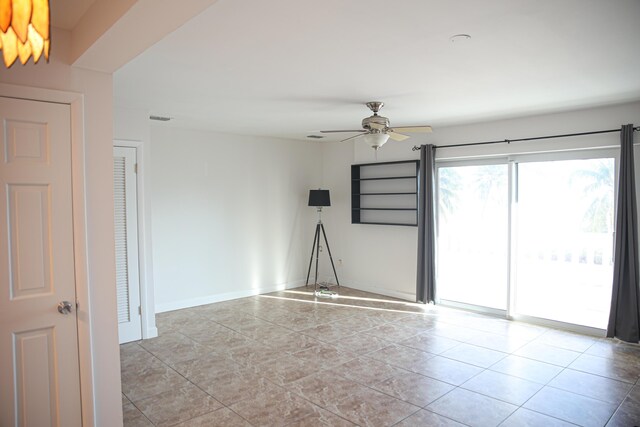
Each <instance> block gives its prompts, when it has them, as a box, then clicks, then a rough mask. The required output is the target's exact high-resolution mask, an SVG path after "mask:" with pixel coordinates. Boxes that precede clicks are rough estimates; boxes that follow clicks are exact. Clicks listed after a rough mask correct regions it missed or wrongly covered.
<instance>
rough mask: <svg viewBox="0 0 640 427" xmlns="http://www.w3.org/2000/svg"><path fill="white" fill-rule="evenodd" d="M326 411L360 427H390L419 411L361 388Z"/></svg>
mask: <svg viewBox="0 0 640 427" xmlns="http://www.w3.org/2000/svg"><path fill="white" fill-rule="evenodd" d="M326 409H328V410H329V411H331V412H333V413H334V414H337V415H339V416H340V417H342V418H346V419H348V420H349V421H351V422H353V423H355V424H357V425H360V426H371V427H374V426H375V427H378V426H392V425H394V424H396V423H398V422H399V421H401V420H403V419H405V418H407V417H408V416H410V415H412V414H414V413H415V412H417V411H419V410H420V408H419V407H418V406H414V405H411V404H409V403H406V402H403V401H401V400H399V399H396V398H393V397H390V396H388V395H386V394H383V393H380V392H378V391H375V390H371V389H369V388H362V389H360V390H358V391H356V392H355V393H353V394H350V395H348V396H345V397H344V398H342V399H340V400H336V401H334V402H331V403H330V404H329V405H328V406H327V407H326Z"/></svg>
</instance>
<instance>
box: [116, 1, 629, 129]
mask: <svg viewBox="0 0 640 427" xmlns="http://www.w3.org/2000/svg"><path fill="white" fill-rule="evenodd" d="M460 33H466V34H470V35H471V37H472V38H471V40H469V41H467V42H464V43H452V42H451V41H450V40H449V39H450V37H451V36H452V35H455V34H460ZM114 91H115V93H114V95H115V101H116V105H117V106H124V107H133V108H144V109H148V110H149V111H150V112H151V113H152V114H157V115H166V116H170V117H172V118H174V120H172V122H170V123H171V126H179V127H187V128H196V129H209V130H216V131H220V132H225V133H234V134H244V135H261V136H275V137H284V138H294V139H304V138H305V137H306V135H309V134H317V132H318V131H319V130H321V129H354V128H355V129H358V128H359V127H360V121H361V120H362V118H364V117H365V116H368V115H369V111H368V110H367V108H366V107H365V106H364V105H363V103H364V102H366V101H373V100H380V101H384V102H385V103H386V106H385V108H384V109H383V111H382V114H383V115H385V116H387V117H389V118H390V119H391V123H392V125H396V126H402V125H413V124H431V125H433V126H434V128H435V130H434V132H437V127H438V126H444V125H450V124H458V123H466V122H473V121H480V120H486V119H497V118H506V117H514V116H521V115H529V114H535V113H543V112H551V111H558V110H563V109H576V108H583V107H588V106H594V105H602V104H609V103H618V102H624V101H632V100H639V99H640V1H638V0H615V1H611V0H483V1H478V0H397V1H388V0H349V1H345V0H325V1H322V2H319V1H310V0H219V1H218V2H217V3H215V4H214V5H212V6H211V7H209V8H208V9H206V10H205V11H204V12H203V13H201V14H200V15H198V16H196V17H195V18H194V19H192V20H191V21H189V22H188V23H187V24H185V25H183V26H182V27H180V28H178V29H177V30H176V31H175V32H173V33H171V34H169V35H168V36H166V37H165V38H164V39H162V40H161V41H160V42H158V43H157V44H156V45H154V46H152V47H151V48H149V49H148V50H147V51H145V52H144V53H143V54H141V55H140V56H138V57H137V58H135V59H134V60H133V61H131V62H130V63H128V64H127V65H125V66H124V67H122V68H121V69H120V70H118V71H117V72H116V73H115V75H114ZM346 136H349V135H344V136H343V137H346ZM336 139H340V136H336V137H331V138H327V140H336Z"/></svg>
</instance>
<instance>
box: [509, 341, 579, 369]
mask: <svg viewBox="0 0 640 427" xmlns="http://www.w3.org/2000/svg"><path fill="white" fill-rule="evenodd" d="M513 354H515V355H516V356H522V357H526V358H528V359H533V360H537V361H539V362H545V363H550V364H552V365H557V366H562V367H567V366H569V365H570V364H571V363H572V362H573V361H574V360H576V359H577V358H578V356H580V353H578V352H576V351H571V350H565V349H563V348H559V347H553V346H550V345H547V344H542V343H539V342H536V341H534V342H531V343H529V344H527V345H525V346H524V347H521V348H520V349H518V350H517V351H515V352H514V353H513Z"/></svg>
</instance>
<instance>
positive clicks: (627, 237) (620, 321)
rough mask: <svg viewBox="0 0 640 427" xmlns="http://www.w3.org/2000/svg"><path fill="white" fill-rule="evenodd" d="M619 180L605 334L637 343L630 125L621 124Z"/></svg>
mask: <svg viewBox="0 0 640 427" xmlns="http://www.w3.org/2000/svg"><path fill="white" fill-rule="evenodd" d="M618 182H619V183H618V213H617V218H616V247H615V260H614V264H613V289H612V295H611V312H610V314H609V325H608V327H607V336H608V337H617V338H619V339H621V340H623V341H627V342H635V343H637V342H638V341H640V292H639V290H638V230H637V212H636V185H635V175H634V168H633V125H624V126H622V130H621V131H620V176H619V180H618Z"/></svg>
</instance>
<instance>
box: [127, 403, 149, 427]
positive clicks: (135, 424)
mask: <svg viewBox="0 0 640 427" xmlns="http://www.w3.org/2000/svg"><path fill="white" fill-rule="evenodd" d="M122 423H123V425H124V427H153V424H151V421H149V420H148V419H147V417H145V416H144V414H143V413H142V412H140V411H139V410H138V408H136V407H135V406H134V405H133V403H131V402H129V403H126V404H123V405H122Z"/></svg>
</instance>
